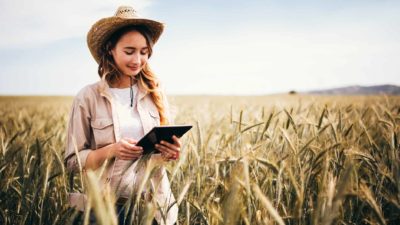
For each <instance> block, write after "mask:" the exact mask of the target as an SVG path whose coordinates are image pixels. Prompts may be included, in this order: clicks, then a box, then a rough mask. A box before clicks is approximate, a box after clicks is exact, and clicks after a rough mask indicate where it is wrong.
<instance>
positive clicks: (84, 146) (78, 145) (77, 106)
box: [64, 98, 92, 172]
mask: <svg viewBox="0 0 400 225" xmlns="http://www.w3.org/2000/svg"><path fill="white" fill-rule="evenodd" d="M90 132H91V128H90V114H89V112H88V108H87V107H86V106H85V104H84V103H83V102H82V101H81V100H80V99H79V98H75V100H74V102H73V104H72V110H71V113H70V115H69V122H68V131H67V138H66V140H67V143H66V150H65V156H64V164H65V165H66V168H67V170H68V171H71V172H77V171H80V170H81V169H82V170H84V169H85V165H86V158H87V156H88V155H89V153H90V152H91V151H92V150H91V149H90V136H91V134H90Z"/></svg>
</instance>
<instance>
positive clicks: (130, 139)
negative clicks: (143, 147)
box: [123, 138, 137, 144]
mask: <svg viewBox="0 0 400 225" xmlns="http://www.w3.org/2000/svg"><path fill="white" fill-rule="evenodd" d="M123 139H124V140H126V141H127V142H128V143H129V144H137V140H136V139H133V138H123Z"/></svg>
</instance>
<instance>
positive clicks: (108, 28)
mask: <svg viewBox="0 0 400 225" xmlns="http://www.w3.org/2000/svg"><path fill="white" fill-rule="evenodd" d="M135 25H136V26H138V25H142V26H145V27H146V28H147V29H148V30H149V32H150V36H151V39H152V41H153V44H154V43H156V42H157V41H158V39H159V38H160V36H161V34H162V32H163V31H164V24H163V23H161V22H158V21H155V20H150V19H145V18H129V19H124V18H120V17H115V16H114V17H108V18H103V19H101V20H99V21H97V22H96V23H95V24H94V25H93V26H92V27H91V29H90V30H89V32H88V34H87V44H88V47H89V50H90V53H91V54H92V56H93V58H94V59H95V60H96V62H97V63H99V62H100V56H101V54H102V52H101V48H102V45H103V44H104V42H105V41H107V40H108V39H109V38H110V37H111V35H112V34H113V33H114V32H115V31H117V30H119V29H120V28H122V27H125V26H135Z"/></svg>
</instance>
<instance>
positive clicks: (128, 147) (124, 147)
mask: <svg viewBox="0 0 400 225" xmlns="http://www.w3.org/2000/svg"><path fill="white" fill-rule="evenodd" d="M119 143H120V145H119V146H120V147H119V148H118V150H117V152H118V153H117V157H118V158H120V159H123V160H132V159H136V158H139V157H140V156H141V155H142V154H143V148H142V147H140V146H136V145H134V144H133V143H136V140H134V139H130V138H124V139H121V140H120V141H119Z"/></svg>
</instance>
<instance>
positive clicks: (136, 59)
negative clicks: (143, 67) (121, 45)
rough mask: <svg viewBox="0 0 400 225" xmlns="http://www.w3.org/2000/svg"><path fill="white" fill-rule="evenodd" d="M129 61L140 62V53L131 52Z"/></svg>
mask: <svg viewBox="0 0 400 225" xmlns="http://www.w3.org/2000/svg"><path fill="white" fill-rule="evenodd" d="M131 62H132V63H135V64H139V63H140V54H137V53H136V54H133V55H132V58H131Z"/></svg>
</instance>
